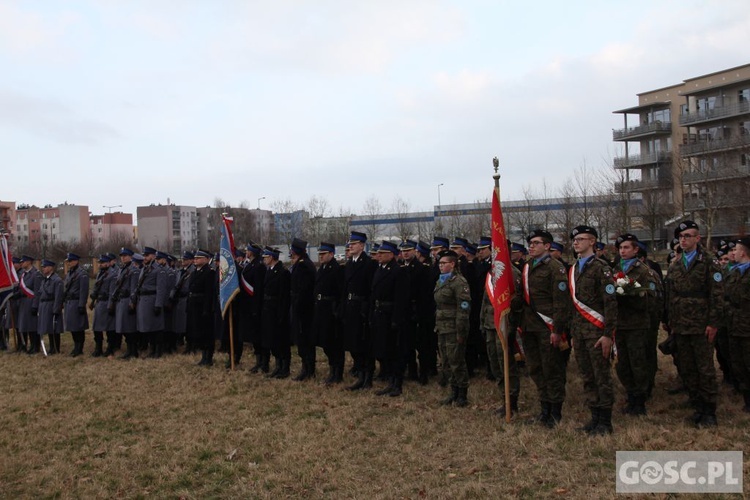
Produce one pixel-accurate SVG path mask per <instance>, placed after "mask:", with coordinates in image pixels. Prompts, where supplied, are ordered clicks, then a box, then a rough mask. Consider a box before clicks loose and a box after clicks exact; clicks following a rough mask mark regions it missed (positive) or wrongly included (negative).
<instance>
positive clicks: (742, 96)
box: [737, 89, 750, 102]
mask: <svg viewBox="0 0 750 500" xmlns="http://www.w3.org/2000/svg"><path fill="white" fill-rule="evenodd" d="M737 98H738V100H739V102H750V89H742V90H738V91H737Z"/></svg>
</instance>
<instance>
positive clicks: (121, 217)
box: [89, 212, 135, 246]
mask: <svg viewBox="0 0 750 500" xmlns="http://www.w3.org/2000/svg"><path fill="white" fill-rule="evenodd" d="M89 230H90V231H91V241H92V242H93V243H94V245H99V246H100V245H104V244H106V243H108V242H110V241H117V242H119V243H121V244H124V245H131V244H132V243H133V240H134V239H135V233H134V230H133V214H126V213H123V212H114V213H106V214H104V215H92V216H91V217H90V218H89Z"/></svg>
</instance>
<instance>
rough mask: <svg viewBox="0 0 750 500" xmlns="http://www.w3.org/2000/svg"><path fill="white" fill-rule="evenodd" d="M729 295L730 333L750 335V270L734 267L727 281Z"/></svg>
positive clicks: (742, 335) (738, 335) (736, 335)
mask: <svg viewBox="0 0 750 500" xmlns="http://www.w3.org/2000/svg"><path fill="white" fill-rule="evenodd" d="M725 287H726V294H727V296H728V297H729V301H728V303H727V309H728V311H729V312H730V314H729V335H732V336H735V337H750V271H745V273H744V274H743V273H741V272H740V270H739V269H736V268H735V269H733V270H732V271H731V272H730V273H729V277H728V278H727V282H726V283H725Z"/></svg>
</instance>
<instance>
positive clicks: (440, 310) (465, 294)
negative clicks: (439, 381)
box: [434, 250, 471, 406]
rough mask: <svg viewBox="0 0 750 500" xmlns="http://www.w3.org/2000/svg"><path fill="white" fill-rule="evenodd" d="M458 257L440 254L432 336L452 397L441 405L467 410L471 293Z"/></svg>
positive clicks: (447, 252)
mask: <svg viewBox="0 0 750 500" xmlns="http://www.w3.org/2000/svg"><path fill="white" fill-rule="evenodd" d="M457 262H458V255H456V252H454V251H452V250H447V251H444V252H442V253H441V254H439V258H438V266H440V276H439V277H438V280H437V283H435V292H434V297H435V332H436V333H437V336H438V348H439V349H440V358H441V359H442V362H443V365H444V366H445V367H446V368H447V371H448V373H449V383H450V385H451V395H450V396H448V397H447V398H446V399H444V400H443V401H442V402H441V404H444V405H449V404H454V405H456V406H466V405H467V404H468V400H467V392H468V388H469V372H468V369H467V368H466V341H467V340H468V335H469V313H470V310H471V293H470V291H469V283H468V282H467V281H466V278H464V277H463V276H461V275H460V274H459V272H458V269H457Z"/></svg>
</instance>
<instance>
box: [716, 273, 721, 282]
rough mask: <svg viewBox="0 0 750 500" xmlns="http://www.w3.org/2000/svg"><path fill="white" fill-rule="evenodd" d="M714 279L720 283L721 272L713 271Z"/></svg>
mask: <svg viewBox="0 0 750 500" xmlns="http://www.w3.org/2000/svg"><path fill="white" fill-rule="evenodd" d="M714 281H715V282H717V283H721V273H714Z"/></svg>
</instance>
